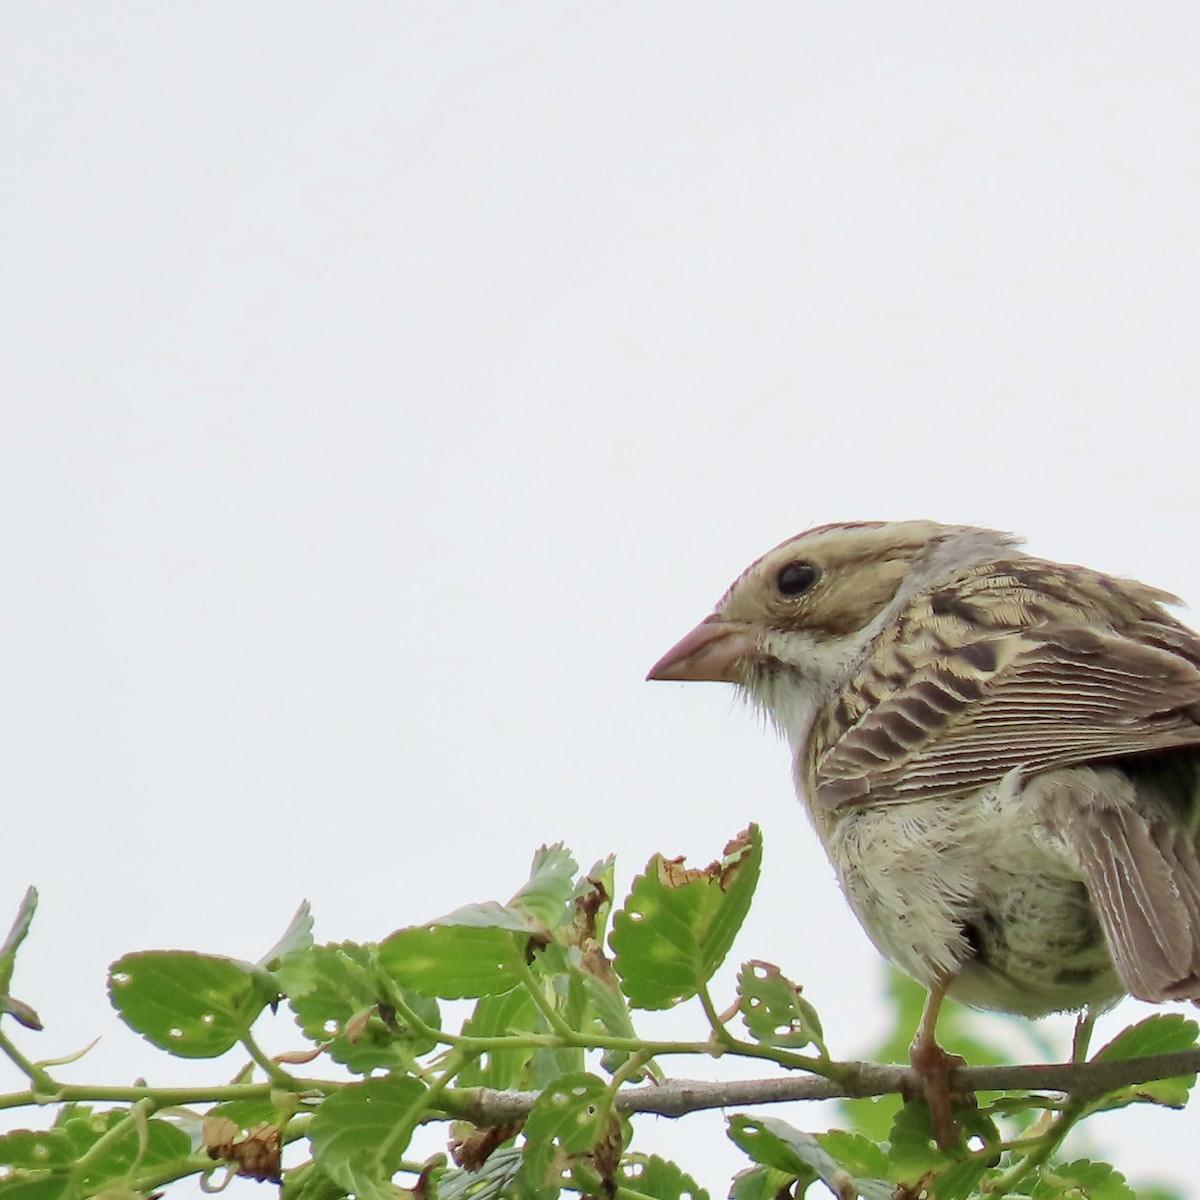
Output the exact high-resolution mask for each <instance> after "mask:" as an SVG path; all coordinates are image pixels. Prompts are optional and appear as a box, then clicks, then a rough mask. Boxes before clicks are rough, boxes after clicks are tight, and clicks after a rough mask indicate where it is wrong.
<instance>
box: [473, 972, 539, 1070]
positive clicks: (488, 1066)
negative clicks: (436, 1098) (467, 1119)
mask: <svg viewBox="0 0 1200 1200" xmlns="http://www.w3.org/2000/svg"><path fill="white" fill-rule="evenodd" d="M544 1028H545V1022H544V1020H543V1018H542V1015H541V1013H540V1012H539V1011H538V1009H537V1005H536V1004H534V1002H533V997H532V996H531V995H530V994H529V992H528V991H526V990H525V989H524V988H513V989H512V990H511V991H508V992H505V993H504V994H503V995H500V996H484V997H482V998H481V999H480V1000H479V1001H478V1002H477V1003H476V1005H475V1010H474V1011H473V1012H472V1014H471V1016H470V1017H469V1018H468V1019H467V1021H466V1022H465V1024H464V1025H463V1029H462V1032H463V1036H464V1037H468V1038H477V1037H486V1038H493V1037H501V1038H502V1037H505V1036H507V1035H509V1034H513V1033H541V1032H543V1031H544ZM533 1055H534V1048H533V1047H532V1046H503V1045H500V1046H496V1047H495V1048H493V1049H491V1050H489V1051H488V1053H487V1055H486V1056H485V1057H483V1058H481V1059H477V1060H475V1061H474V1062H472V1063H470V1064H468V1065H467V1066H466V1067H464V1068H463V1070H462V1072H461V1073H460V1075H459V1077H458V1085H459V1086H461V1087H493V1088H500V1089H503V1088H514V1089H516V1090H519V1091H526V1090H528V1089H531V1088H532V1087H533V1086H534V1084H533V1070H532V1063H533Z"/></svg>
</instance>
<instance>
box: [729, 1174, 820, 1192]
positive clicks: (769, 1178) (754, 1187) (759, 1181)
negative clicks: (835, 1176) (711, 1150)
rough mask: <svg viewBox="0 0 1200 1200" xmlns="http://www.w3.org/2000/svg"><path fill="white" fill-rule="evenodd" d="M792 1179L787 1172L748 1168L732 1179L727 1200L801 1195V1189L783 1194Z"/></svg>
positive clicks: (788, 1187)
mask: <svg viewBox="0 0 1200 1200" xmlns="http://www.w3.org/2000/svg"><path fill="white" fill-rule="evenodd" d="M793 1179H794V1176H792V1175H790V1174H788V1172H786V1171H776V1170H775V1168H774V1167H761V1166H760V1167H749V1168H748V1169H747V1170H745V1171H739V1172H738V1173H737V1174H736V1175H735V1176H734V1177H733V1183H732V1185H731V1186H730V1188H729V1200H780V1197H782V1196H785V1195H792V1194H795V1195H801V1194H802V1192H803V1189H801V1190H800V1191H797V1192H795V1193H793V1192H791V1191H786V1192H785V1190H784V1189H785V1188H787V1189H790V1188H791V1185H792V1182H793ZM810 1182H811V1181H810ZM806 1186H807V1185H806Z"/></svg>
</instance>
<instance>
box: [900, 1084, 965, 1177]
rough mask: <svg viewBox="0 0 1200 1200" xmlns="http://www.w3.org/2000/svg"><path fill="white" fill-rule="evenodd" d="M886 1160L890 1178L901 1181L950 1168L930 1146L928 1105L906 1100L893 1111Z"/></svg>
mask: <svg viewBox="0 0 1200 1200" xmlns="http://www.w3.org/2000/svg"><path fill="white" fill-rule="evenodd" d="M888 1161H889V1162H890V1164H891V1178H893V1179H901V1180H916V1179H919V1178H920V1177H921V1176H922V1175H924V1174H926V1173H927V1172H929V1171H938V1170H941V1169H943V1168H945V1167H947V1166H949V1165H950V1163H951V1161H952V1160H951V1158H950V1157H949V1156H948V1155H947V1154H945V1153H944V1152H943V1151H941V1150H939V1149H938V1148H937V1145H936V1144H935V1143H934V1139H933V1124H932V1122H931V1120H930V1116H929V1106H928V1105H927V1104H925V1103H924V1102H923V1101H915V1100H910V1101H908V1102H907V1103H906V1104H903V1105H901V1107H900V1109H899V1110H898V1111H897V1113H896V1116H895V1119H894V1120H893V1121H892V1128H891V1132H890V1133H889V1135H888Z"/></svg>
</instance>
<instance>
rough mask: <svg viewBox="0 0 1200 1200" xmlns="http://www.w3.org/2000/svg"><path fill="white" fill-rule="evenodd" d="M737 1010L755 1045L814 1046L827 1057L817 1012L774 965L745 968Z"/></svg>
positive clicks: (750, 964) (755, 963) (754, 963)
mask: <svg viewBox="0 0 1200 1200" xmlns="http://www.w3.org/2000/svg"><path fill="white" fill-rule="evenodd" d="M738 1009H739V1010H740V1012H741V1014H742V1020H743V1021H744V1022H745V1025H746V1028H747V1029H748V1030H749V1031H750V1036H751V1037H752V1038H754V1040H755V1041H756V1042H761V1043H762V1044H763V1045H765V1046H784V1047H788V1048H791V1049H799V1048H800V1047H801V1046H808V1045H815V1046H816V1047H817V1048H818V1049H819V1050H820V1051H821V1053H822V1055H823V1056H824V1055H825V1053H826V1051H825V1046H824V1043H823V1042H822V1040H821V1019H820V1018H819V1017H818V1016H817V1010H816V1009H815V1008H813V1006H812V1005H811V1004H809V1002H808V1001H807V1000H805V999H804V997H803V996H802V995H801V994H800V987H799V985H798V984H795V983H793V982H792V981H791V980H790V979H787V978H785V977H784V975H783V974H782V972H781V971H780V970H779V968H778V967H777V966H775V965H774V964H773V963H767V962H759V961H757V960H754V961H751V962H748V963H744V964H743V965H742V969H741V971H740V972H739V973H738Z"/></svg>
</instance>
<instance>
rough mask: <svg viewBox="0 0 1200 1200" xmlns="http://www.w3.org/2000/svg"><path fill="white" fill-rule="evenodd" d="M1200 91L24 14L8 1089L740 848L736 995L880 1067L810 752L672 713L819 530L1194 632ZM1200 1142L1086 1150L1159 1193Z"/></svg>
mask: <svg viewBox="0 0 1200 1200" xmlns="http://www.w3.org/2000/svg"><path fill="white" fill-rule="evenodd" d="M1198 62H1200V10H1197V9H1196V7H1195V6H1193V5H1189V4H1184V3H1164V4H1154V5H1136V6H1135V5H1129V4H1115V3H1100V4H1097V3H1094V2H1089V3H1086V4H1085V3H1082V2H1076V0H1061V2H1060V3H1056V4H1053V5H1046V4H1044V3H1027V2H1006V3H1003V4H998V3H973V4H951V3H911V4H904V5H898V4H894V3H883V2H873V3H859V4H835V3H792V4H755V5H745V4H712V3H705V2H703V0H700V2H698V0H687V2H686V3H647V4H632V3H615V4H603V5H600V4H595V3H593V4H576V5H551V4H545V3H539V4H512V3H493V2H481V3H476V4H471V5H431V4H409V3H390V4H382V3H364V4H349V5H319V4H311V3H288V4H283V3H278V2H267V3H260V4H249V5H248V4H241V3H238V4H232V3H211V4H203V5H201V4H193V3H174V4H161V3H150V2H133V0H130V2H128V3H121V4H114V3H109V2H107V0H96V2H93V3H89V4H86V5H84V4H76V5H51V4H42V3H25V2H20V0H10V2H9V3H6V4H5V5H4V6H3V8H2V9H0V149H2V161H3V163H4V164H5V166H4V170H3V180H2V182H0V246H2V257H0V264H2V265H0V307H2V310H3V311H2V321H3V329H4V331H5V332H4V337H3V339H2V341H3V345H2V347H0V405H2V408H3V421H2V427H0V530H2V545H3V556H4V564H5V567H4V584H3V587H2V588H0V678H2V686H0V705H2V706H3V708H2V712H0V720H2V727H3V738H2V743H3V749H2V753H0V795H2V796H3V804H4V811H5V817H4V830H5V832H4V834H3V851H2V855H0V861H2V862H3V869H2V871H0V926H3V927H7V922H8V920H9V914H10V913H12V912H15V910H16V907H17V904H18V902H19V900H20V897H21V894H22V892H23V890H24V888H25V886H26V884H28V883H31V882H32V883H37V884H38V885H39V886H40V888H41V889H42V907H41V910H40V912H39V914H38V919H37V922H36V924H35V927H34V932H33V935H32V938H31V941H30V942H29V943H28V945H27V948H26V950H25V952H24V953H23V956H22V959H21V961H20V964H19V966H18V972H17V977H16V980H15V985H16V991H17V994H18V995H20V996H22V997H24V998H26V999H28V1000H29V1001H30V1002H32V1003H33V1004H34V1005H35V1006H36V1007H37V1008H38V1009H39V1010H40V1012H41V1014H42V1017H43V1019H44V1020H45V1023H46V1026H47V1030H46V1032H45V1033H44V1034H42V1035H40V1036H39V1037H37V1038H36V1039H34V1038H31V1037H23V1039H22V1041H23V1044H25V1045H26V1048H27V1050H28V1051H29V1052H30V1053H31V1054H36V1055H39V1056H43V1057H51V1056H54V1055H61V1054H65V1053H68V1052H70V1051H72V1050H74V1049H77V1048H79V1047H80V1046H81V1045H83V1044H85V1043H86V1042H87V1041H89V1040H90V1039H91V1038H92V1037H93V1036H95V1035H96V1034H98V1033H102V1034H103V1035H104V1040H103V1042H102V1043H101V1045H100V1047H98V1048H97V1050H95V1051H94V1052H93V1054H92V1055H91V1056H90V1057H89V1058H88V1059H87V1060H85V1062H83V1063H81V1064H79V1065H77V1066H75V1067H72V1068H69V1069H63V1070H62V1072H61V1073H62V1074H63V1075H64V1077H67V1078H71V1079H76V1080H80V1081H83V1080H86V1081H94V1082H106V1083H115V1082H122V1081H127V1080H131V1079H132V1078H133V1077H134V1076H136V1075H139V1074H144V1075H146V1076H148V1077H149V1078H150V1079H151V1081H152V1082H159V1083H167V1082H176V1081H182V1075H183V1072H182V1070H181V1068H180V1067H179V1065H178V1064H175V1063H172V1062H170V1061H169V1060H167V1059H166V1058H165V1056H162V1055H161V1054H158V1053H157V1052H154V1051H152V1050H150V1049H149V1048H148V1047H145V1046H144V1044H143V1043H141V1042H140V1040H139V1039H137V1038H136V1037H135V1036H134V1035H133V1034H131V1033H129V1032H128V1031H127V1030H125V1029H124V1027H122V1026H121V1025H120V1024H119V1022H117V1020H116V1018H115V1017H114V1016H112V1015H111V1013H109V1012H108V1011H107V1009H106V1001H105V999H104V971H105V967H106V965H107V964H108V963H109V962H110V961H111V960H112V959H114V958H116V957H117V956H118V955H120V954H121V953H123V952H126V951H129V950H134V949H146V948H151V947H169V946H177V947H184V948H188V949H204V950H210V951H214V952H220V953H228V954H232V955H237V956H242V957H247V958H256V957H258V956H259V955H260V954H261V953H262V952H263V951H265V950H266V949H267V948H268V947H269V946H270V945H271V943H272V942H273V941H274V940H275V938H276V937H277V936H278V934H279V933H280V932H281V931H282V930H283V928H284V926H285V925H286V923H287V921H288V919H289V917H290V916H291V913H292V912H293V910H294V909H295V907H296V905H297V903H298V902H299V901H300V900H301V899H302V898H303V897H308V898H309V899H310V900H311V901H312V903H313V907H314V911H315V914H316V919H317V936H318V937H319V938H321V939H322V940H341V939H348V938H349V939H358V940H367V939H373V938H378V937H381V936H383V935H385V934H387V933H388V932H390V931H391V930H392V929H394V928H396V927H398V926H400V925H404V924H408V923H412V922H417V921H421V920H424V919H427V918H430V917H433V916H436V915H437V914H439V913H442V912H445V911H447V910H449V909H452V908H455V907H457V906H458V905H460V904H462V903H465V902H467V901H471V900H482V899H487V898H504V897H507V896H508V895H509V894H511V892H512V891H514V890H515V888H516V887H517V885H518V884H519V883H520V881H521V880H522V879H523V878H524V877H525V873H526V870H527V867H528V862H529V858H530V856H531V854H532V852H533V850H534V848H535V847H536V846H537V845H538V844H539V843H541V842H544V841H554V840H559V839H563V840H565V841H566V842H567V844H568V845H569V846H571V847H572V848H573V849H574V850H575V851H576V853H577V855H578V857H579V858H580V860H581V861H582V862H583V863H584V864H585V865H586V864H590V863H591V862H592V861H594V860H595V859H596V858H598V857H600V856H602V855H604V854H607V853H608V852H610V851H615V852H617V853H618V855H619V865H620V880H621V882H622V884H623V885H627V883H628V881H629V879H630V878H631V876H632V874H633V873H635V872H636V871H637V870H640V868H641V867H642V866H643V865H644V863H645V861H646V859H647V858H648V857H649V856H650V854H651V853H652V852H654V851H657V850H662V851H664V852H666V853H668V854H678V853H686V854H688V855H689V856H690V858H691V860H692V861H693V862H696V863H705V862H708V861H709V860H710V859H711V858H713V857H714V856H716V855H717V854H718V853H719V851H720V849H721V847H722V845H723V844H724V842H725V841H726V839H728V838H729V837H730V836H732V835H733V834H734V833H735V832H737V831H738V830H739V829H741V828H743V827H744V826H745V825H746V823H747V822H748V821H750V820H756V821H759V822H760V823H761V824H762V826H763V828H764V831H765V837H766V860H765V875H764V879H763V883H762V886H761V888H760V892H759V897H758V902H757V907H756V911H755V913H754V914H753V916H752V918H751V920H750V923H749V925H748V927H747V929H746V931H745V934H744V936H743V937H742V939H741V941H740V942H739V945H738V947H737V949H736V951H735V955H734V961H732V962H731V964H730V965H731V967H733V966H736V960H737V959H738V958H739V957H740V958H747V957H761V958H767V959H772V960H774V961H776V962H778V963H779V964H780V965H781V966H782V967H783V968H784V970H785V971H786V972H787V973H788V974H790V975H791V976H793V977H794V978H797V979H799V980H801V981H803V982H804V983H805V985H806V994H807V995H808V996H809V997H810V998H811V999H812V1000H813V1001H814V1003H816V1004H817V1006H818V1008H819V1009H820V1011H821V1012H822V1014H823V1015H824V1017H825V1018H826V1024H827V1030H828V1033H829V1040H830V1045H831V1047H832V1048H833V1051H834V1053H835V1054H838V1055H842V1056H852V1055H854V1054H855V1053H857V1052H858V1051H860V1050H861V1049H862V1048H863V1047H865V1046H866V1045H868V1044H869V1043H870V1041H871V1040H872V1038H873V1037H874V1036H875V1035H876V1034H877V1032H878V1030H879V1029H880V1028H882V1024H883V1022H884V1020H885V1013H884V1012H883V1009H882V1007H881V1004H880V1000H879V980H880V977H881V976H880V969H879V965H878V959H877V956H876V954H875V952H874V951H873V950H872V948H871V947H870V945H869V943H868V942H867V940H866V938H865V936H864V935H863V934H862V933H861V932H860V931H859V929H858V927H857V925H856V924H855V922H854V921H853V919H852V918H851V917H850V916H849V914H848V913H847V912H846V911H845V909H844V906H843V904H842V902H841V899H840V897H839V895H838V893H837V891H836V887H835V885H834V882H833V879H832V875H831V872H830V870H829V868H828V867H827V865H826V863H825V861H824V858H823V856H822V854H821V852H820V850H819V848H818V847H817V845H816V843H815V841H814V839H813V837H812V836H811V834H810V832H809V830H808V828H807V825H806V821H805V818H804V816H803V814H802V812H801V809H800V807H799V805H798V804H797V803H796V801H795V800H794V798H793V796H792V794H791V786H790V782H789V769H788V755H787V751H786V750H785V749H784V748H783V747H782V746H781V745H779V744H778V743H776V742H775V741H774V740H773V738H772V737H771V736H770V735H765V734H764V733H763V731H762V730H761V729H760V728H759V727H758V725H757V724H756V721H755V720H754V718H753V717H752V716H750V715H749V714H747V713H744V712H743V711H741V710H740V709H739V708H737V707H736V706H735V705H733V704H732V703H731V700H730V696H729V695H728V693H727V691H726V690H725V689H723V688H721V687H718V686H715V685H713V686H696V685H666V684H654V685H651V684H646V683H644V682H643V676H644V674H645V672H646V670H647V668H648V667H649V665H650V664H651V662H653V661H654V660H655V659H656V658H657V657H658V656H659V655H660V654H661V653H662V652H663V651H664V650H665V649H666V648H667V647H668V646H669V645H671V644H672V643H673V642H674V641H675V640H676V639H677V638H678V637H679V636H680V635H682V634H683V633H684V632H685V631H686V630H687V629H689V628H690V627H691V626H692V624H693V623H694V622H695V621H696V620H697V619H699V618H700V617H701V616H703V615H704V614H705V613H706V612H707V611H708V610H709V608H710V607H711V604H712V602H713V601H714V600H715V599H716V597H717V596H718V595H719V594H720V593H721V592H722V591H723V589H724V588H725V586H726V584H727V583H728V582H729V581H730V579H732V578H733V576H735V575H736V574H737V573H738V572H740V571H741V569H742V568H743V567H744V566H745V565H746V564H747V563H748V562H749V561H750V560H751V559H753V558H755V557H757V555H758V554H759V553H761V552H762V551H763V550H765V549H766V548H768V547H769V546H771V545H773V544H775V543H776V542H778V541H780V540H781V539H782V538H784V537H786V536H789V535H790V534H792V533H795V532H797V531H799V530H800V529H802V528H804V527H806V526H808V525H810V524H813V523H820V522H825V521H830V520H838V519H844V518H889V517H894V518H903V517H913V516H929V517H935V518H941V519H945V520H950V521H958V522H975V523H980V524H986V525H990V526H994V527H997V528H1002V529H1012V530H1016V531H1019V532H1021V533H1023V534H1025V535H1026V536H1027V537H1028V538H1029V541H1030V546H1031V548H1032V549H1033V550H1035V551H1036V552H1039V553H1042V554H1045V555H1048V556H1051V557H1060V558H1064V559H1067V560H1071V561H1082V562H1086V563H1089V564H1090V565H1093V566H1097V567H1100V568H1104V569H1107V570H1110V571H1113V572H1116V573H1119V574H1128V575H1133V576H1137V577H1140V578H1143V579H1146V580H1147V581H1149V582H1152V583H1155V584H1157V585H1160V586H1162V587H1165V588H1167V589H1170V590H1172V591H1175V592H1177V593H1179V594H1180V595H1182V596H1184V597H1187V598H1190V599H1191V600H1192V601H1193V602H1195V603H1200V561H1197V556H1196V554H1195V546H1196V519H1195V513H1196V507H1197V500H1198V499H1200V480H1198V478H1197V469H1196V461H1197V452H1196V441H1197V437H1196V435H1197V426H1198V424H1200V418H1198V416H1197V406H1196V396H1197V383H1198V377H1200V338H1198V337H1197V326H1198V320H1200V311H1198V309H1200V285H1198V283H1197V280H1198V279H1200V232H1198V229H1200V222H1198V221H1197V213H1200V71H1198V70H1197V63H1198ZM1136 1015H1139V1014H1138V1010H1137V1008H1136V1006H1130V1007H1129V1008H1127V1009H1123V1010H1121V1011H1120V1012H1119V1013H1118V1014H1116V1015H1115V1016H1114V1017H1112V1018H1110V1019H1109V1020H1108V1022H1107V1023H1106V1025H1105V1029H1106V1030H1111V1029H1115V1028H1119V1027H1120V1025H1121V1024H1122V1023H1123V1022H1124V1021H1127V1020H1129V1019H1131V1018H1132V1017H1134V1016H1136ZM683 1027H684V1028H686V1029H689V1030H692V1031H693V1032H694V1031H697V1030H698V1029H699V1028H700V1025H699V1017H698V1015H693V1016H690V1017H688V1018H687V1020H686V1021H685V1022H684V1026H683ZM1051 1028H1052V1029H1054V1030H1055V1031H1056V1032H1055V1036H1059V1037H1060V1045H1062V1046H1064V1048H1065V1045H1066V1041H1065V1034H1063V1033H1062V1032H1061V1030H1062V1027H1061V1026H1051ZM278 1042H279V1045H280V1046H283V1045H286V1044H289V1035H288V1033H287V1029H286V1027H284V1028H281V1031H280V1033H279V1037H278ZM234 1069H235V1067H234V1066H233V1065H231V1066H229V1067H228V1069H226V1068H225V1067H224V1066H222V1067H220V1068H214V1067H213V1065H212V1064H200V1066H199V1067H198V1068H197V1069H196V1071H195V1072H194V1074H193V1076H192V1077H193V1078H195V1079H197V1080H204V1081H213V1080H214V1079H215V1078H216V1077H217V1076H218V1075H219V1074H220V1073H221V1072H225V1073H226V1074H229V1073H232V1071H233V1070H234ZM20 1085H21V1079H20V1077H19V1076H18V1075H17V1073H16V1071H15V1069H14V1068H12V1067H11V1066H10V1065H6V1064H5V1063H4V1062H0V1090H9V1089H11V1088H16V1087H18V1086H20ZM778 1115H781V1116H784V1117H785V1119H789V1120H792V1121H793V1122H794V1123H796V1124H799V1125H801V1126H804V1127H808V1128H812V1129H820V1128H825V1127H826V1123H827V1122H828V1121H829V1120H830V1117H829V1115H828V1114H823V1113H820V1112H818V1111H816V1110H814V1109H811V1108H808V1109H806V1108H801V1107H798V1106H797V1107H793V1108H791V1109H789V1110H787V1111H781V1112H780V1113H779V1114H778ZM1195 1119H1196V1118H1195V1114H1194V1113H1192V1114H1189V1115H1182V1114H1172V1113H1167V1112H1161V1111H1153V1112H1149V1113H1135V1112H1127V1113H1122V1114H1120V1115H1119V1116H1118V1117H1116V1118H1113V1119H1110V1120H1109V1121H1108V1123H1107V1125H1105V1124H1101V1125H1100V1126H1099V1128H1098V1133H1099V1134H1100V1135H1101V1136H1102V1137H1103V1138H1105V1139H1112V1141H1113V1143H1114V1144H1113V1145H1112V1146H1106V1150H1107V1151H1108V1152H1110V1153H1111V1154H1112V1156H1113V1158H1114V1160H1115V1162H1116V1163H1117V1165H1118V1166H1119V1167H1122V1168H1124V1169H1128V1170H1129V1171H1130V1172H1131V1173H1133V1174H1135V1175H1137V1174H1140V1175H1142V1176H1143V1177H1144V1176H1145V1175H1147V1174H1150V1173H1157V1174H1165V1175H1167V1176H1168V1177H1172V1178H1175V1179H1176V1180H1184V1179H1188V1178H1191V1177H1193V1176H1194V1142H1195V1138H1194V1130H1195ZM706 1121H707V1123H706ZM637 1145H638V1146H639V1148H641V1149H645V1150H658V1151H660V1152H663V1153H674V1154H677V1155H678V1157H679V1159H680V1161H681V1163H682V1165H684V1166H685V1167H686V1168H687V1169H689V1170H691V1171H692V1172H693V1173H694V1174H696V1176H697V1177H698V1179H699V1180H700V1182H701V1183H703V1184H705V1185H706V1186H708V1187H709V1188H711V1189H712V1191H713V1194H714V1196H720V1195H723V1194H724V1190H725V1188H726V1187H727V1184H728V1177H729V1174H730V1172H731V1171H732V1170H734V1169H736V1167H737V1166H738V1165H739V1164H740V1163H742V1162H744V1160H743V1159H741V1157H740V1155H739V1154H738V1153H737V1152H735V1151H734V1150H733V1148H732V1147H729V1148H726V1146H725V1144H724V1139H723V1136H722V1134H721V1122H720V1120H719V1118H718V1117H716V1116H713V1117H711V1118H706V1119H690V1120H689V1121H686V1122H682V1123H680V1124H678V1125H674V1126H673V1125H671V1124H669V1123H668V1122H661V1123H659V1124H658V1125H651V1126H647V1127H646V1128H645V1130H644V1131H643V1133H642V1134H641V1135H640V1137H639V1140H638V1143H637ZM1158 1168H1161V1169H1158ZM176 1190H177V1191H179V1193H180V1194H181V1195H182V1194H186V1191H187V1189H186V1188H180V1189H176Z"/></svg>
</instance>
